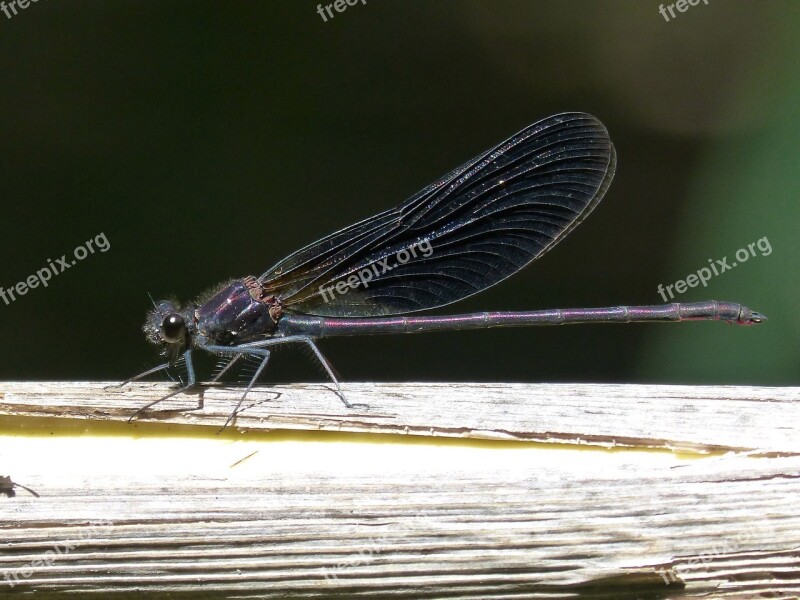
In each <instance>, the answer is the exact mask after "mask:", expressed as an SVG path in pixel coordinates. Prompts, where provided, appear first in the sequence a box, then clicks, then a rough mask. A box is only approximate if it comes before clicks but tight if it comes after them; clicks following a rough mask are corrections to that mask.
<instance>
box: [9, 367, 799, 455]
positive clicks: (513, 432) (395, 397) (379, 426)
mask: <svg viewBox="0 0 800 600" xmlns="http://www.w3.org/2000/svg"><path fill="white" fill-rule="evenodd" d="M105 385H107V384H104V383H81V382H31V383H25V382H3V383H0V415H8V416H12V415H13V416H33V417H53V416H57V417H67V418H74V419H94V420H111V421H119V422H124V421H126V420H127V419H128V418H129V417H130V416H131V415H132V414H133V413H134V412H135V411H136V410H137V409H138V408H139V407H141V406H143V405H145V404H147V403H148V402H151V401H152V400H155V399H158V398H160V397H161V396H163V395H165V394H166V393H168V390H169V389H170V388H168V387H167V386H166V385H165V384H156V383H152V384H151V383H145V384H135V385H133V386H130V387H129V388H126V389H124V390H122V391H105V390H104V386H105ZM344 389H345V393H346V395H347V397H348V399H349V400H350V401H351V402H358V403H364V404H367V405H369V407H370V408H369V409H368V410H364V409H347V408H345V407H344V406H343V405H342V404H341V402H340V401H339V399H338V397H337V396H336V395H335V394H334V393H333V392H332V391H331V390H329V389H327V388H326V387H324V386H322V385H308V384H306V385H303V384H297V385H288V386H276V387H270V388H258V389H256V390H254V391H253V392H252V393H251V395H250V396H248V399H247V401H246V404H245V407H246V410H245V411H244V412H243V413H242V414H240V415H239V417H238V418H237V420H236V423H235V425H236V427H237V428H238V429H240V430H243V431H247V430H272V429H302V430H311V431H320V430H323V431H350V432H361V433H394V434H408V435H424V436H448V437H460V438H483V439H496V440H524V441H541V442H558V443H570V444H594V445H602V446H629V447H639V448H641V447H648V448H669V449H675V450H686V451H695V452H708V451H715V450H738V451H742V450H759V451H766V452H776V453H785V454H794V453H798V451H800V388H793V387H790V388H769V387H733V386H655V385H616V384H607V385H600V384H536V385H530V384H490V383H438V384H430V383H404V384H398V383H382V384H372V383H350V384H346V385H345V386H344ZM239 394H241V390H237V389H236V388H222V387H214V388H211V389H207V390H205V391H204V392H202V394H189V395H184V396H183V397H180V398H178V397H176V398H172V399H170V400H167V401H165V402H164V403H162V404H160V405H158V406H157V407H156V409H154V410H153V411H150V412H148V413H147V414H145V415H142V417H141V418H140V421H154V420H155V421H158V422H162V423H173V424H189V425H207V426H212V427H220V426H221V425H222V424H223V423H225V421H226V419H227V418H228V415H229V414H230V412H231V410H232V409H233V407H234V406H235V405H236V402H237V400H238V397H239ZM278 394H279V397H278ZM199 400H202V403H203V409H202V410H195V411H187V410H186V409H188V408H191V407H196V406H197V405H198V401H199Z"/></svg>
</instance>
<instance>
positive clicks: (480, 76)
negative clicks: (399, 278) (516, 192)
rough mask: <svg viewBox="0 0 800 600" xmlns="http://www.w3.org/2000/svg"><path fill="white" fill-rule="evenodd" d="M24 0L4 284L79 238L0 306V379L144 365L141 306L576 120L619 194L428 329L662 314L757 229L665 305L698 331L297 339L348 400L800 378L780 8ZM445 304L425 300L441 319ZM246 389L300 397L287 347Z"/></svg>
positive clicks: (4, 153) (792, 159)
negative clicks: (541, 316)
mask: <svg viewBox="0 0 800 600" xmlns="http://www.w3.org/2000/svg"><path fill="white" fill-rule="evenodd" d="M658 5H659V3H658V2H656V1H655V0H653V1H651V0H628V1H619V0H613V1H611V0H609V1H607V2H589V1H582V2H566V1H564V0H553V1H549V2H545V1H518V2H510V1H504V2H485V1H484V2H480V1H460V2H459V1H444V0H435V1H428V2H422V1H418V0H417V1H412V0H402V1H401V0H396V1H389V0H368V2H367V4H366V5H361V4H359V5H357V6H354V7H351V8H348V9H347V11H346V12H344V13H342V14H338V15H337V16H336V17H335V18H334V19H333V20H332V21H329V22H323V21H322V19H321V18H320V17H319V15H318V14H317V12H316V3H315V2H306V1H299V0H286V1H283V2H266V1H262V2H253V1H252V0H250V1H247V2H230V1H220V0H215V1H214V2H207V1H197V0H194V1H191V2H189V1H167V0H164V1H160V2H152V1H143V0H135V1H133V0H131V1H119V0H107V1H104V2H100V1H93V2H87V1H80V2H79V1H70V2H56V1H55V0H39V2H37V3H35V4H31V6H30V7H29V8H27V9H26V10H24V11H22V12H20V14H19V15H18V16H16V17H14V18H13V19H11V20H9V19H7V18H6V17H5V16H4V15H2V14H0V145H1V146H0V148H1V151H0V206H1V207H2V212H1V213H0V257H2V259H1V260H0V265H1V266H0V285H2V286H4V287H6V288H8V287H11V286H13V285H14V284H15V283H16V282H17V281H20V280H24V279H25V278H27V277H28V276H29V275H31V274H32V273H34V272H35V271H36V270H38V269H40V268H42V267H43V266H45V264H46V259H47V258H54V257H57V256H60V255H61V254H64V253H68V254H69V253H71V252H72V250H73V248H74V247H75V246H77V245H79V244H81V243H83V242H84V241H85V240H87V239H90V238H93V237H94V236H96V235H97V234H98V233H100V232H104V233H105V234H106V236H107V237H108V239H109V241H110V242H111V250H110V251H108V252H106V253H104V254H94V255H92V256H90V257H88V258H87V259H86V260H84V261H83V262H81V263H78V265H76V266H75V267H73V268H72V269H70V270H69V271H67V272H65V273H63V274H61V275H59V276H58V277H56V278H54V279H53V280H52V281H51V283H50V286H49V287H48V288H46V289H42V288H37V289H35V290H31V291H30V292H29V293H28V294H27V295H26V296H24V297H22V298H20V299H18V300H17V301H16V302H14V303H12V304H11V305H10V306H6V305H4V304H2V303H0V377H2V378H4V379H29V378H34V379H104V380H110V379H119V378H123V377H126V376H128V375H131V374H133V373H135V372H137V371H139V370H141V369H142V368H143V367H145V366H148V365H151V364H154V362H155V360H156V356H155V352H154V349H153V348H152V347H150V346H148V344H147V343H146V342H145V340H144V337H143V335H142V333H141V331H140V327H141V324H142V322H143V320H144V315H145V312H146V311H147V309H148V306H149V300H148V298H147V295H146V294H147V292H151V293H152V294H153V295H154V296H155V297H163V296H165V295H172V294H174V295H176V296H178V297H180V298H182V299H191V298H192V297H194V296H195V295H197V294H199V293H200V292H202V291H204V290H205V289H206V288H208V287H210V286H213V285H214V284H216V283H218V282H220V281H222V280H225V279H226V278H229V277H233V276H242V275H245V274H255V275H258V274H260V273H261V272H262V271H264V270H265V269H266V268H267V267H269V266H270V265H271V264H273V263H274V262H276V261H277V260H278V259H280V258H282V257H283V256H284V255H286V254H288V253H289V252H291V251H293V250H295V249H296V248H298V247H299V246H301V245H305V244H307V243H309V242H311V241H313V240H315V239H317V238H318V237H320V236H322V235H324V234H326V233H328V232H329V231H331V230H332V229H334V228H339V227H342V226H345V225H347V224H349V223H351V222H353V221H355V220H357V219H361V218H364V217H366V216H369V215H370V214H372V213H375V212H377V211H380V210H382V209H385V208H387V207H390V206H393V205H396V204H398V203H399V202H400V201H402V200H403V199H404V198H406V197H407V196H409V195H410V194H412V193H414V192H415V191H417V189H419V188H421V187H423V186H424V185H426V184H427V183H429V182H430V181H432V180H433V179H435V178H436V177H438V176H439V175H442V174H443V173H445V172H446V171H448V170H450V169H452V168H453V167H455V166H457V165H458V164H460V163H461V162H463V161H464V160H466V159H468V158H470V157H472V156H474V155H475V154H477V153H479V152H480V151H482V150H484V149H486V148H487V147H489V146H491V145H493V144H495V143H497V142H498V141H500V140H502V139H504V138H505V137H507V136H509V135H510V134H512V133H514V132H515V131H517V130H518V129H521V128H522V127H524V126H526V125H527V124H529V123H531V122H533V121H536V120H538V119H540V118H543V117H545V116H547V115H550V114H552V113H555V112H561V111H566V110H582V111H587V112H591V113H593V114H595V115H596V116H598V117H599V118H600V119H601V120H602V121H603V122H604V123H606V125H607V127H608V129H609V130H610V132H611V135H612V138H613V140H614V142H615V144H616V147H617V153H618V159H619V164H618V170H617V176H616V178H615V180H614V183H613V185H612V186H611V189H610V191H609V193H608V194H607V196H606V198H605V200H604V201H603V203H602V204H601V205H600V207H599V208H598V209H597V210H596V211H595V212H594V213H593V215H592V217H591V218H590V219H589V220H588V221H587V222H586V223H585V224H584V225H583V226H581V227H580V228H579V229H578V230H576V231H575V233H573V234H572V235H571V236H570V237H569V238H568V239H567V240H566V241H565V242H563V244H562V245H561V246H559V247H558V248H557V249H556V250H555V251H554V252H552V253H550V254H548V255H547V256H546V257H545V258H544V259H542V260H541V261H540V262H539V263H537V264H535V265H532V266H531V267H529V268H528V269H526V270H524V271H523V272H521V273H520V274H518V275H517V276H515V277H514V278H512V279H511V280H509V281H507V282H504V283H502V284H500V285H498V286H496V287H495V288H492V289H491V290H488V291H486V292H484V293H483V294H480V295H478V296H476V297H473V298H470V299H469V300H467V301H464V302H461V303H459V304H457V305H454V306H451V307H449V308H448V311H447V312H453V311H455V312H466V311H474V310H502V309H507V310H523V309H533V308H548V307H559V306H562V307H564V306H605V305H616V304H634V303H645V304H653V303H659V302H661V299H660V297H659V296H658V294H657V292H656V286H657V285H658V284H659V283H662V284H664V285H666V284H669V283H672V282H674V281H675V280H677V279H682V278H684V277H685V276H686V275H687V274H689V273H692V272H695V271H696V270H697V269H699V268H701V267H703V266H705V265H706V264H707V260H708V259H709V258H721V257H723V256H726V255H727V256H732V255H733V253H734V252H735V251H736V250H737V249H739V248H741V247H743V246H746V245H747V244H748V243H751V242H755V241H756V240H757V239H759V238H761V237H764V236H767V237H768V239H769V240H770V242H771V245H772V248H773V253H772V254H771V255H770V256H766V257H762V256H758V257H757V258H752V259H751V260H750V261H748V262H747V263H745V264H742V265H740V266H739V267H737V268H736V269H734V270H732V271H728V272H727V273H725V274H724V275H722V276H720V277H718V278H715V279H713V280H712V281H711V282H710V284H709V287H708V288H707V289H702V288H700V289H692V290H690V291H689V292H687V293H686V294H683V295H682V296H681V297H680V300H681V301H697V300H705V299H709V298H716V299H720V300H731V301H738V302H742V303H745V304H748V305H750V306H751V307H753V308H754V309H756V310H759V311H763V312H765V313H766V314H767V315H768V316H769V317H770V321H769V322H768V323H767V324H766V325H763V326H760V327H756V328H743V327H732V326H726V325H724V324H720V323H686V324H680V325H660V324H659V325H626V326H584V327H569V328H567V327H562V328H543V329H535V330H524V329H520V330H497V331H483V332H464V333H453V334H431V335H427V336H390V337H373V338H351V339H341V340H330V341H325V342H323V351H324V352H326V353H327V354H328V355H329V357H330V358H331V359H332V361H333V363H334V364H335V365H336V367H337V368H338V370H339V371H340V373H341V375H342V377H343V379H344V380H345V381H357V380H401V381H402V380H464V381H469V380H482V381H530V382H538V381H598V382H623V381H629V382H664V383H731V384H733V383H748V384H797V383H798V382H800V314H799V312H798V311H800V297H799V296H800V295H799V294H798V288H799V285H800V284H799V283H798V282H799V281H800V279H799V278H798V276H799V275H800V268H799V267H798V260H797V259H798V249H800V242H798V212H800V211H799V210H798V198H800V194H799V192H800V168H799V167H800V161H799V160H798V155H799V153H798V147H799V146H800V77H798V76H800V3H798V2H796V1H794V0H786V1H777V0H773V1H771V2H752V1H744V0H743V1H736V0H725V1H724V2H723V1H721V0H710V2H709V4H708V5H704V4H702V3H701V4H700V5H699V6H696V7H693V8H690V9H689V10H688V11H687V12H686V13H683V14H679V15H678V16H677V17H676V18H675V19H674V20H672V21H670V22H665V21H664V19H663V17H662V16H661V15H660V14H659V13H658ZM440 312H441V311H440ZM271 367H272V368H271V373H270V377H271V378H272V379H273V380H279V381H292V380H294V381H303V380H309V379H319V378H320V374H319V373H318V372H317V370H316V368H315V367H313V366H311V365H310V362H309V361H307V360H306V359H305V357H304V356H303V355H302V353H299V352H298V353H296V352H291V351H289V352H283V353H279V355H278V356H276V357H275V359H274V364H272V365H271Z"/></svg>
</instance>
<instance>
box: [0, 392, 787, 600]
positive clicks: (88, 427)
mask: <svg viewBox="0 0 800 600" xmlns="http://www.w3.org/2000/svg"><path fill="white" fill-rule="evenodd" d="M165 389H166V388H165V387H164V386H161V385H157V384H143V385H139V386H135V387H133V388H131V390H129V391H125V392H121V393H119V392H118V393H116V394H115V393H109V392H104V391H103V390H102V384H93V383H0V396H1V397H0V414H2V415H5V416H3V417H0V436H2V437H0V471H2V473H0V475H10V476H11V479H10V480H9V481H11V480H13V481H14V482H16V483H17V484H19V485H24V486H27V487H29V488H30V489H32V490H33V491H35V492H36V493H38V494H39V495H40V497H39V498H36V497H33V496H32V495H30V494H27V493H25V492H24V490H22V489H21V488H19V489H17V493H16V495H14V496H13V497H5V496H3V495H0V535H2V543H0V595H5V594H18V595H20V597H24V596H26V595H34V594H35V596H36V597H38V598H50V597H53V598H56V597H80V598H83V597H98V598H99V597H102V598H106V597H108V598H128V597H131V598H132V597H137V598H138V597H145V598H202V597H213V598H289V597H292V598H365V599H373V598H375V599H377V598H398V599H406V598H407V599H419V598H464V599H466V598H509V599H510V598H514V599H518V598H531V599H533V598H536V599H542V598H547V599H550V598H552V599H556V598H558V599H564V598H575V599H583V600H586V599H590V600H600V599H601V598H603V599H606V598H607V599H611V598H631V599H633V598H663V599H666V598H735V599H745V598H754V597H770V598H797V597H800V508H799V507H798V505H799V504H800V503H798V502H797V498H798V497H799V496H798V492H800V453H798V452H796V447H797V444H798V436H797V431H796V428H797V427H798V419H797V417H798V414H797V410H798V409H797V405H798V402H797V400H798V398H799V396H798V389H797V388H741V387H681V386H666V387H665V386H598V385H533V386H531V385H506V384H435V385H431V384H374V385H373V384H350V385H348V386H346V391H347V394H348V397H349V399H350V400H351V401H353V402H366V403H368V404H369V405H370V409H369V410H358V411H348V410H347V409H345V408H344V407H342V406H340V405H339V404H337V403H338V400H337V398H336V397H335V395H333V394H332V393H331V392H330V391H327V390H325V389H324V388H321V387H320V386H303V385H296V386H286V387H281V388H279V391H280V392H281V393H282V396H281V397H280V398H279V399H278V400H277V401H275V400H270V398H274V394H270V393H269V392H270V390H272V389H273V388H268V389H267V388H263V389H259V390H258V391H257V395H256V397H255V398H254V402H256V403H257V404H256V405H255V406H252V407H251V408H249V409H248V411H246V412H245V414H244V415H242V416H241V417H240V418H239V419H238V423H237V427H236V428H231V429H230V430H229V431H227V432H226V433H225V434H224V435H221V436H218V435H216V429H217V428H218V426H219V425H220V424H221V423H222V422H224V420H225V418H227V413H228V411H229V410H230V408H231V406H232V405H233V404H234V403H235V399H236V390H234V389H228V390H226V389H221V388H215V389H213V390H209V391H208V392H206V394H205V399H204V408H203V410H201V411H195V412H193V413H186V412H176V409H177V408H180V407H185V406H186V404H187V400H188V401H189V403H190V404H191V400H192V398H188V399H183V400H179V401H175V402H173V401H170V404H169V405H168V406H167V408H168V409H169V410H168V411H166V412H162V411H159V412H156V413H154V414H152V415H149V418H150V420H151V421H152V422H150V421H148V422H147V423H145V422H139V423H133V424H130V425H128V424H126V423H125V419H127V417H128V416H129V415H130V413H131V412H132V411H133V410H135V409H136V408H138V407H139V406H141V405H142V404H143V403H146V402H148V401H149V400H151V399H153V398H154V397H156V396H157V395H158V394H161V393H163V392H164V390H165ZM39 422H42V423H46V424H47V425H46V427H47V428H48V429H47V430H44V429H37V428H36V424H37V423H39ZM115 422H116V424H115ZM75 423H82V424H83V425H82V426H81V427H80V428H79V429H78V430H77V431H76V430H75V429H70V427H71V426H72V425H74V424H75ZM165 424H172V425H171V426H167V425H165ZM177 424H184V425H183V429H182V430H181V431H182V433H181V435H180V436H176V435H174V434H173V433H174V428H175V427H177V426H178V425H177ZM187 424H188V425H192V424H193V425H196V426H195V427H191V426H189V427H187ZM109 425H114V427H113V431H112V433H111V434H109V430H108V426H109ZM20 426H22V427H23V428H24V427H30V431H31V435H27V436H26V435H14V432H16V431H18V430H19V428H20ZM170 428H172V429H170ZM274 428H286V429H295V430H312V431H318V430H326V431H354V432H362V433H363V432H371V433H376V432H377V433H400V434H401V435H392V436H366V437H365V436H347V435H341V434H339V435H337V436H331V435H329V434H328V435H325V434H322V433H320V434H316V437H312V438H309V437H298V436H301V434H302V431H297V432H296V433H295V434H293V435H294V436H295V437H293V438H292V437H289V438H286V437H285V436H284V437H278V438H274V436H264V435H263V434H262V433H260V432H261V431H264V430H268V429H274ZM45 431H47V433H48V435H42V433H43V432H45ZM49 431H53V432H54V433H56V435H49ZM59 431H61V432H66V433H60V434H59V433H58V432H59ZM70 431H72V432H73V433H69V432H70ZM186 431H189V432H190V433H189V434H187V433H186ZM34 432H35V433H36V435H34ZM159 432H160V433H159ZM76 433H77V434H79V435H76ZM101 433H102V435H100V434H101ZM406 434H411V435H406ZM426 437H427V439H428V440H429V441H428V443H423V444H420V443H416V444H412V443H410V442H412V441H413V440H415V439H416V440H424V439H425V438H426ZM350 438H354V439H356V440H358V442H357V443H351V442H349V441H348V440H349V439H350ZM452 438H470V439H475V438H490V439H492V440H495V441H493V442H486V441H483V442H480V443H475V442H468V441H467V440H457V439H452ZM373 439H374V442H370V441H369V440H373ZM365 440H366V441H365ZM435 440H439V442H435ZM497 440H513V443H497ZM530 440H541V441H550V442H553V441H555V442H559V443H558V444H557V445H542V444H539V443H530ZM598 446H607V447H608V448H605V449H604V448H601V447H598ZM612 446H613V449H612V448H611V447H612ZM653 448H656V449H661V450H660V451H652V449H653ZM668 448H677V449H680V450H682V451H684V452H681V453H675V452H666V451H664V449H668ZM721 449H728V450H730V449H733V450H734V451H732V452H728V453H726V454H720V453H718V452H714V453H713V454H711V455H709V452H711V451H718V450H721ZM640 450H644V451H640Z"/></svg>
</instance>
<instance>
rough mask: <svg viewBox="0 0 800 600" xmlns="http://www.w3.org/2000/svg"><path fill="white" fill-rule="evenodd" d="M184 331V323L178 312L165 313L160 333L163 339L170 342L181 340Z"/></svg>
mask: <svg viewBox="0 0 800 600" xmlns="http://www.w3.org/2000/svg"><path fill="white" fill-rule="evenodd" d="M185 332H186V323H184V321H183V317H182V316H180V315H179V314H178V313H172V314H171V315H167V316H166V318H165V319H164V322H163V323H161V333H162V334H163V335H164V341H166V342H169V343H170V344H174V343H175V342H181V341H183V334H184V333H185Z"/></svg>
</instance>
